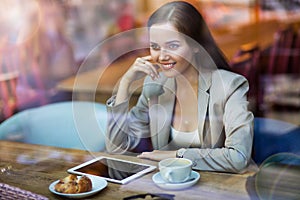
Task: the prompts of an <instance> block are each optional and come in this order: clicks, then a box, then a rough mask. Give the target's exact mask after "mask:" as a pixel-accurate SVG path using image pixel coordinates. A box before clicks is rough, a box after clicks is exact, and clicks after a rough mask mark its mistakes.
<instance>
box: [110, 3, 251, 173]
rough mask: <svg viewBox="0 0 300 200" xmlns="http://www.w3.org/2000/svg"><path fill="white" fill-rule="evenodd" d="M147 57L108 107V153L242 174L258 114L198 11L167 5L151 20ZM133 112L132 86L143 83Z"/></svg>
mask: <svg viewBox="0 0 300 200" xmlns="http://www.w3.org/2000/svg"><path fill="white" fill-rule="evenodd" d="M148 29H149V38H150V54H151V55H149V56H145V57H141V58H137V59H136V60H135V62H134V63H133V64H132V66H131V67H130V69H129V70H128V71H127V72H126V73H125V74H124V76H123V77H122V79H121V82H120V85H119V88H118V91H117V94H116V95H115V96H113V97H112V98H111V99H109V100H108V102H107V108H108V114H109V121H108V133H107V136H108V137H107V138H108V141H107V150H108V151H109V152H111V153H128V152H141V154H140V155H138V157H140V158H146V159H151V160H156V161H160V160H162V159H165V158H169V157H184V158H188V159H190V160H192V161H193V162H194V168H195V169H199V170H209V171H224V172H241V171H243V170H244V169H245V168H246V167H247V165H248V164H249V162H250V160H251V149H252V140H253V127H252V122H253V115H252V113H251V112H249V111H248V108H247V106H248V102H247V91H248V88H249V86H248V82H247V80H246V79H245V78H244V77H242V76H240V75H237V74H234V73H231V72H229V71H226V70H224V69H226V68H228V64H227V62H226V60H225V58H224V56H223V55H222V53H221V51H220V50H219V48H218V47H217V45H216V44H215V42H214V40H213V38H212V36H211V35H210V32H209V30H208V28H207V26H206V24H205V22H204V21H203V19H202V17H201V15H200V13H199V12H198V11H197V10H196V9H195V8H194V7H193V6H192V5H190V4H189V3H186V2H180V1H178V2H170V3H167V4H165V5H164V6H162V7H160V8H159V9H158V10H157V11H155V12H154V13H153V14H152V15H151V17H150V19H149V21H148ZM145 76H146V78H145V81H144V87H143V91H142V94H141V96H140V98H139V100H138V102H137V105H136V106H135V107H133V108H132V109H131V110H130V111H129V112H127V110H128V99H129V96H130V86H131V84H132V83H133V82H134V81H135V80H138V79H140V78H143V77H145Z"/></svg>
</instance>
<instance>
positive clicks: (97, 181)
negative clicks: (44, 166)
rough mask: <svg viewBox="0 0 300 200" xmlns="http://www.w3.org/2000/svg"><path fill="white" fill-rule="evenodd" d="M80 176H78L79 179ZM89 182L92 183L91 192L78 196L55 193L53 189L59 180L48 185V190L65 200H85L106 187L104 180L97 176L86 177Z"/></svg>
mask: <svg viewBox="0 0 300 200" xmlns="http://www.w3.org/2000/svg"><path fill="white" fill-rule="evenodd" d="M79 177H80V176H78V178H79ZM88 177H89V178H90V179H91V181H92V186H93V187H92V190H91V191H89V192H83V193H78V194H64V193H60V192H56V191H55V189H54V186H55V184H56V183H58V182H59V180H57V181H54V182H53V183H51V184H50V185H49V190H50V191H51V192H52V193H54V194H57V195H60V196H63V197H67V198H73V199H79V198H85V197H88V196H92V195H93V194H96V193H97V192H99V191H101V190H103V189H104V188H105V187H106V186H107V181H106V180H105V179H104V178H101V177H97V176H88Z"/></svg>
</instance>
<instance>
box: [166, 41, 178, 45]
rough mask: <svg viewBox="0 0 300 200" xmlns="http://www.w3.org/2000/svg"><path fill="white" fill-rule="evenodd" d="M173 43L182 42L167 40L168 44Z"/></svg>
mask: <svg viewBox="0 0 300 200" xmlns="http://www.w3.org/2000/svg"><path fill="white" fill-rule="evenodd" d="M171 43H180V41H179V40H171V41H167V42H166V44H171Z"/></svg>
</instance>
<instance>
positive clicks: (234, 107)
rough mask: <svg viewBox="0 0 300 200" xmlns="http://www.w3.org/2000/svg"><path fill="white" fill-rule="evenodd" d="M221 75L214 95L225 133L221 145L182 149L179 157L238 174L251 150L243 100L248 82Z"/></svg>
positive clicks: (248, 118)
mask: <svg viewBox="0 0 300 200" xmlns="http://www.w3.org/2000/svg"><path fill="white" fill-rule="evenodd" d="M223 77H225V79H223V81H224V83H225V84H224V85H225V87H222V88H224V93H223V95H221V93H218V95H219V96H222V97H220V98H222V105H221V107H222V109H223V113H221V114H220V116H221V117H222V118H221V121H223V126H224V128H223V131H224V132H225V142H224V146H222V147H218V148H206V149H200V148H190V149H185V151H184V154H183V157H186V158H189V159H191V160H192V161H193V162H194V168H195V169H199V170H206V171H221V172H234V173H240V172H243V171H244V170H245V169H246V167H247V166H248V165H249V162H250V160H251V152H252V142H253V114H252V113H251V112H250V111H249V110H248V101H247V92H248V89H249V85H248V81H247V80H246V79H245V78H244V77H242V76H239V75H234V76H230V78H229V79H228V78H227V79H226V76H223ZM232 77H233V78H232ZM211 92H216V91H211ZM211 134H220V133H211Z"/></svg>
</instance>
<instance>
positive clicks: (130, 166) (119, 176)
mask: <svg viewBox="0 0 300 200" xmlns="http://www.w3.org/2000/svg"><path fill="white" fill-rule="evenodd" d="M155 169H156V166H153V165H147V164H142V163H137V162H131V161H128V160H121V159H116V158H111V157H104V156H101V157H97V158H95V159H93V160H90V161H87V162H85V163H82V164H80V165H78V166H76V167H73V168H71V169H68V170H67V171H68V172H69V173H72V174H78V175H86V174H89V175H94V176H100V177H103V178H104V179H106V180H107V181H111V182H114V183H119V184H126V183H128V182H129V181H131V180H133V179H136V178H138V177H140V176H142V175H144V174H146V173H149V172H151V171H153V170H155Z"/></svg>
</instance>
